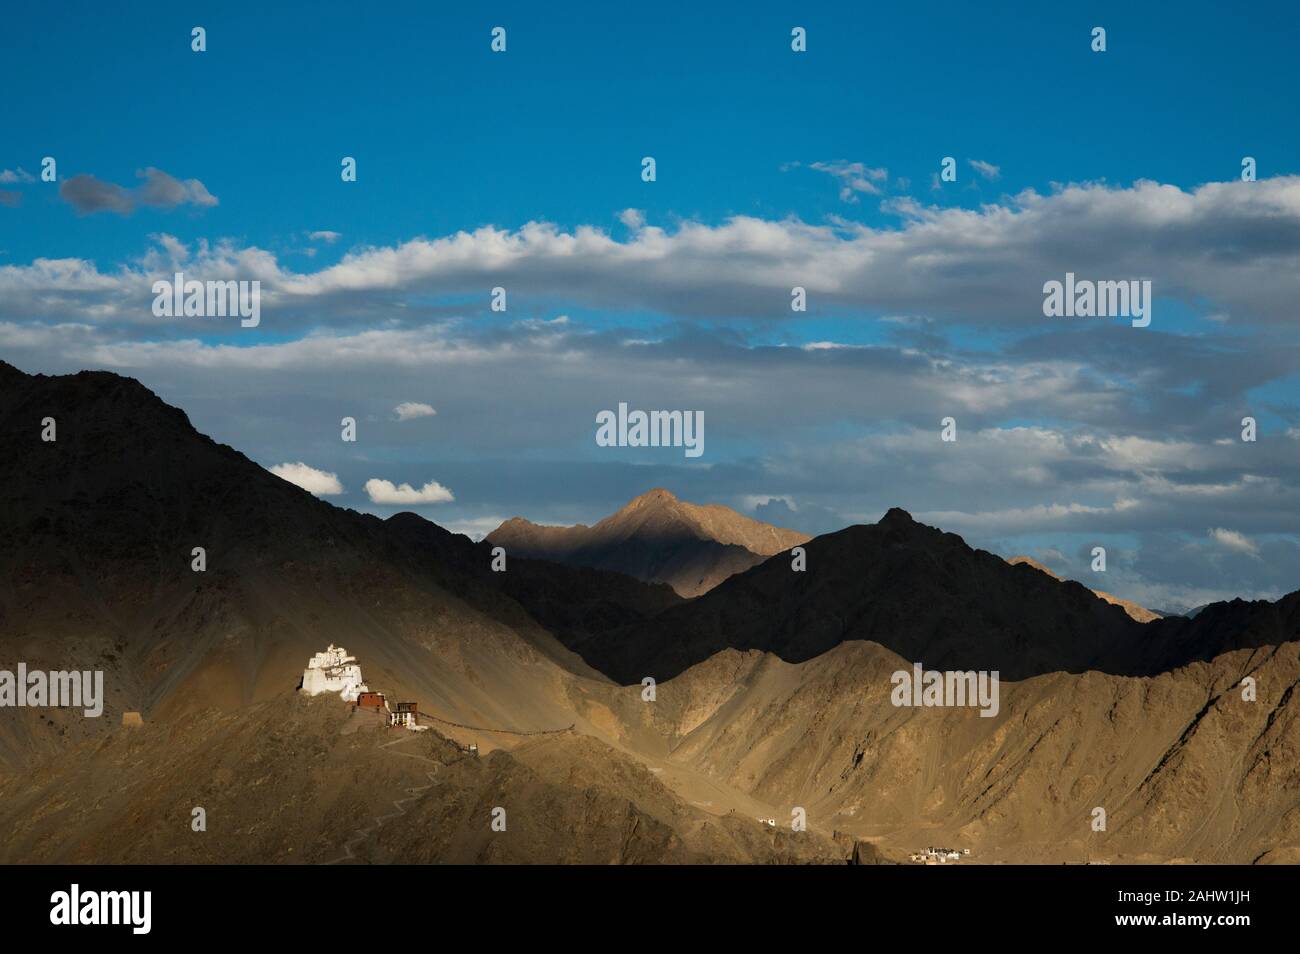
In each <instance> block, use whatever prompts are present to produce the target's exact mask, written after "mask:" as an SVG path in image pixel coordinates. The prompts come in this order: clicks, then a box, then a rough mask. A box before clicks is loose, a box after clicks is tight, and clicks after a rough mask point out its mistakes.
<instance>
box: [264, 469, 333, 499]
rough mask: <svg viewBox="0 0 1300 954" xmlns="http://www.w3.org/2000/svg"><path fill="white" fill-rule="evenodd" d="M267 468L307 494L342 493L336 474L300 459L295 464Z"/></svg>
mask: <svg viewBox="0 0 1300 954" xmlns="http://www.w3.org/2000/svg"><path fill="white" fill-rule="evenodd" d="M267 470H269V471H270V472H271V473H273V474H275V476H277V477H279V478H281V479H282V480H287V481H289V483H291V484H294V485H295V486H298V487H301V488H302V489H303V490H305V491H307V492H308V493H309V494H315V495H316V496H317V497H332V496H334V495H336V494H341V493H343V485H342V484H341V483H339V478H338V475H337V474H331V473H329V472H327V471H324V470H317V469H316V468H315V467H309V466H308V465H307V464H304V463H302V461H299V462H298V463H296V464H291V463H284V464H276V465H275V466H274V467H268V468H267Z"/></svg>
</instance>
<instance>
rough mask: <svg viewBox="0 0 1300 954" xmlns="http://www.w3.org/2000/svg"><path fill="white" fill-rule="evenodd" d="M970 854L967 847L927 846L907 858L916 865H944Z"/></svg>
mask: <svg viewBox="0 0 1300 954" xmlns="http://www.w3.org/2000/svg"><path fill="white" fill-rule="evenodd" d="M969 854H970V849H969V848H963V849H962V850H961V851H958V850H957V849H956V848H927V849H925V851H922V852H918V853H917V854H914V855H908V856H907V857H908V860H910V861H912V862H914V863H915V864H918V865H945V864H947V863H948V862H950V861H961V859H962V857H963V856H965V855H969Z"/></svg>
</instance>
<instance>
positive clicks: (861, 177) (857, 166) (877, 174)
mask: <svg viewBox="0 0 1300 954" xmlns="http://www.w3.org/2000/svg"><path fill="white" fill-rule="evenodd" d="M808 168H809V169H816V170H817V171H818V172H824V173H826V174H827V175H829V176H833V177H834V178H836V179H837V180H839V183H840V201H841V202H857V201H858V193H863V194H865V195H880V187H879V186H877V185H876V183H877V182H884V181H885V179H887V178H888V177H889V170H888V169H873V168H871V167H870V166H868V165H866V164H865V163H862V162H846V161H844V160H843V159H836V160H835V161H834V162H810V163H809V164H808Z"/></svg>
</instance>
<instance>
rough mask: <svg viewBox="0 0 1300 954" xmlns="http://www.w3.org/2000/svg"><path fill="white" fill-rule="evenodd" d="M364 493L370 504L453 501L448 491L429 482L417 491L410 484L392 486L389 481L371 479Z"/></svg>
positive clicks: (440, 485) (434, 482)
mask: <svg viewBox="0 0 1300 954" xmlns="http://www.w3.org/2000/svg"><path fill="white" fill-rule="evenodd" d="M366 493H367V494H369V496H370V502H371V503H377V504H432V503H447V502H449V501H452V500H455V499H456V498H455V497H454V496H452V493H451V491H450V490H448V489H447V488H446V487H444V486H443V485H442V484H440V483H438V482H437V481H436V480H431V481H429V482H428V483H427V484H425V485H424V486H423V487H421V488H420V489H419V490H416V489H415V488H414V487H412V486H411V485H410V484H397V485H394V484H393V482H392V481H390V480H380V479H379V478H378V477H371V478H370V479H369V480H367V481H366Z"/></svg>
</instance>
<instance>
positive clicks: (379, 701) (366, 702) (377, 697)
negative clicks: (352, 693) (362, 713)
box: [357, 692, 388, 712]
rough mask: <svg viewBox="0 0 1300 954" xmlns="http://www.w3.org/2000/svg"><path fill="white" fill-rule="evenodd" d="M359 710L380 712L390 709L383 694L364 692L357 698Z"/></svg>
mask: <svg viewBox="0 0 1300 954" xmlns="http://www.w3.org/2000/svg"><path fill="white" fill-rule="evenodd" d="M357 708H358V709H373V710H374V711H375V712H379V711H380V710H381V709H387V708H388V700H387V699H385V698H384V694H383V693H382V692H363V693H361V694H360V695H358V696H357Z"/></svg>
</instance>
